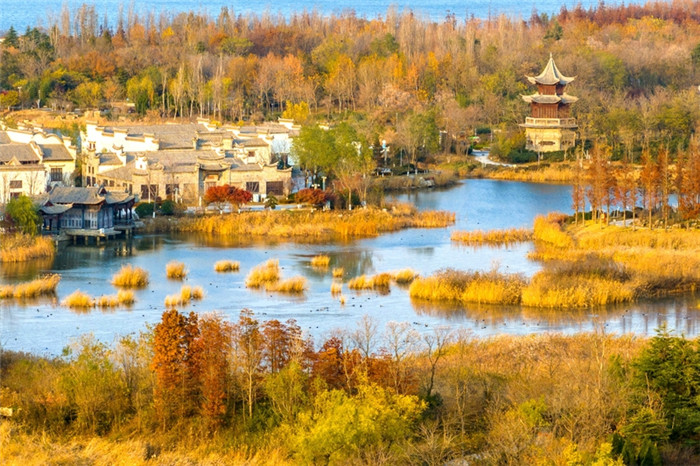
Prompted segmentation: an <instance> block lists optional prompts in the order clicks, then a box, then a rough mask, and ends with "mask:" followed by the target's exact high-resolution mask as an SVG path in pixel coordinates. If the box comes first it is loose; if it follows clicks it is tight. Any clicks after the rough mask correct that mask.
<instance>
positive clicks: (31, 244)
mask: <svg viewBox="0 0 700 466" xmlns="http://www.w3.org/2000/svg"><path fill="white" fill-rule="evenodd" d="M55 253H56V248H55V247H54V244H53V241H51V239H50V238H47V237H44V236H29V235H23V234H17V235H4V236H3V237H2V240H1V241H0V262H24V261H28V260H32V259H39V258H42V257H53V256H54V254H55Z"/></svg>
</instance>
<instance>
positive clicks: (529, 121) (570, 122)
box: [525, 117, 576, 126]
mask: <svg viewBox="0 0 700 466" xmlns="http://www.w3.org/2000/svg"><path fill="white" fill-rule="evenodd" d="M525 124H526V125H538V126H576V118H532V117H526V118H525Z"/></svg>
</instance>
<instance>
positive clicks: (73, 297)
mask: <svg viewBox="0 0 700 466" xmlns="http://www.w3.org/2000/svg"><path fill="white" fill-rule="evenodd" d="M63 305H64V306H68V307H69V308H71V309H90V308H91V307H94V306H95V300H94V299H92V297H91V296H90V295H88V294H86V293H83V292H82V291H80V290H75V291H74V292H73V293H71V294H69V295H68V296H66V299H64V300H63Z"/></svg>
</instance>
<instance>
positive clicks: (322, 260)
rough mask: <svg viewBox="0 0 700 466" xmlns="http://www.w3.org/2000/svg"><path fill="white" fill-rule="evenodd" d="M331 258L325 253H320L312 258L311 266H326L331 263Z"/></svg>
mask: <svg viewBox="0 0 700 466" xmlns="http://www.w3.org/2000/svg"><path fill="white" fill-rule="evenodd" d="M330 263H331V258H330V256H327V255H325V254H320V255H318V256H315V257H312V258H311V266H312V267H318V268H326V267H328V266H329V265H330Z"/></svg>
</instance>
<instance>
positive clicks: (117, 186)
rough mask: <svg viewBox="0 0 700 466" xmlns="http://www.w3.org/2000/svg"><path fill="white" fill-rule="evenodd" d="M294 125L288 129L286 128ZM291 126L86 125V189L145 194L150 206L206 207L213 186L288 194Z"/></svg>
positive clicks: (293, 130) (257, 195) (262, 193)
mask: <svg viewBox="0 0 700 466" xmlns="http://www.w3.org/2000/svg"><path fill="white" fill-rule="evenodd" d="M285 123H286V122H285ZM297 133H298V129H296V128H294V127H293V126H292V125H291V124H288V123H287V125H283V124H268V125H265V126H262V127H242V128H241V127H238V126H234V127H230V126H224V127H216V126H214V125H213V124H211V123H210V122H209V121H208V120H198V121H197V123H178V124H173V123H167V124H162V125H138V124H134V125H114V126H98V125H97V124H95V123H88V124H87V125H86V130H85V133H84V134H83V141H84V142H83V145H84V147H85V148H86V150H87V155H86V159H85V165H84V169H83V181H84V184H85V185H86V186H93V185H104V186H105V187H106V188H107V189H109V190H114V191H124V192H128V193H130V194H137V195H139V196H140V198H141V200H142V201H152V200H158V199H161V200H162V199H166V198H168V199H173V200H176V201H178V202H180V201H181V202H184V203H186V204H199V203H201V200H202V198H203V196H204V193H205V192H206V190H207V189H208V188H210V187H212V186H218V185H224V184H230V185H233V186H237V187H239V188H242V189H246V190H248V191H250V192H251V193H253V196H254V198H255V199H264V198H265V197H266V196H267V195H276V196H281V195H286V194H288V193H289V192H290V191H291V188H292V172H291V168H289V167H288V166H286V164H285V161H286V160H287V153H286V152H284V151H285V150H286V151H288V150H289V145H290V139H291V137H293V136H294V135H296V134H297Z"/></svg>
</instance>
